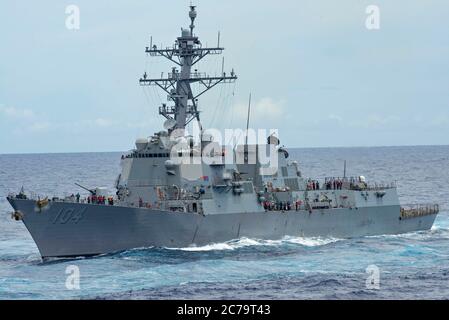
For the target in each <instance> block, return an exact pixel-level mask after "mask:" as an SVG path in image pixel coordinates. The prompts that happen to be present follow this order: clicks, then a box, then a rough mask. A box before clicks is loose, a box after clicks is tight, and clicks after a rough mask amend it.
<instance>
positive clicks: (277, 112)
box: [234, 97, 285, 119]
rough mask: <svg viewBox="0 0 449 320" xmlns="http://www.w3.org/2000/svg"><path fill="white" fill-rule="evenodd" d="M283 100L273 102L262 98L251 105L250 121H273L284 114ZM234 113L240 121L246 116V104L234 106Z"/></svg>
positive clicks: (270, 99) (267, 98)
mask: <svg viewBox="0 0 449 320" xmlns="http://www.w3.org/2000/svg"><path fill="white" fill-rule="evenodd" d="M284 106H285V100H277V101H276V100H273V99H272V98H269V97H264V98H261V99H259V100H257V101H256V102H253V103H252V104H251V115H250V116H251V119H267V118H268V119H273V118H279V117H281V116H282V115H283V114H284V112H283V111H284ZM234 110H236V113H237V114H238V116H239V117H240V118H242V119H246V117H247V116H248V104H244V103H239V104H237V105H236V106H235V109H234Z"/></svg>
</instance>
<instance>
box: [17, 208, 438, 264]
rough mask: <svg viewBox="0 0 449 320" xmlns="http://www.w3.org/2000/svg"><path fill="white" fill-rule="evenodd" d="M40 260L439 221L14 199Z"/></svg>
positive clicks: (378, 211) (393, 213)
mask: <svg viewBox="0 0 449 320" xmlns="http://www.w3.org/2000/svg"><path fill="white" fill-rule="evenodd" d="M9 201H10V203H11V205H12V206H13V207H14V209H15V210H16V211H18V212H20V213H21V218H22V220H23V222H24V224H25V226H26V227H27V229H28V231H29V232H30V234H31V236H32V237H33V239H34V241H35V242H36V244H37V247H38V249H39V251H40V254H41V256H42V257H44V258H45V257H69V256H86V255H96V254H104V253H111V252H117V251H122V250H127V249H131V248H140V247H150V246H157V247H177V248H178V247H188V246H192V245H199V246H200V245H205V244H210V243H217V242H223V241H228V240H232V239H238V238H241V237H248V238H257V239H272V240H276V239H280V238H282V237H284V236H286V235H288V236H304V237H336V238H352V237H360V236H369V235H379V234H399V233H406V232H411V231H418V230H427V229H430V228H431V227H432V225H433V222H434V220H435V217H436V214H430V215H426V216H421V217H415V218H409V219H402V220H401V219H400V218H399V217H400V207H399V206H397V205H392V206H377V207H363V208H358V209H348V208H342V209H323V210H314V211H313V212H312V213H309V212H308V211H303V210H302V211H294V210H293V211H286V212H279V211H270V212H262V213H260V212H258V213H236V214H211V215H206V216H203V215H200V214H196V213H177V212H167V211H158V210H150V209H141V208H129V207H120V206H106V205H92V204H81V203H63V202H50V204H49V205H48V206H46V207H45V208H43V209H42V210H39V209H38V208H37V207H36V202H35V201H32V200H19V199H9Z"/></svg>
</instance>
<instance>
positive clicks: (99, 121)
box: [94, 118, 114, 127]
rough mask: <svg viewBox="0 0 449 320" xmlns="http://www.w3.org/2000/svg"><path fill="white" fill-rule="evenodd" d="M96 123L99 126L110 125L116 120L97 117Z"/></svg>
mask: <svg viewBox="0 0 449 320" xmlns="http://www.w3.org/2000/svg"><path fill="white" fill-rule="evenodd" d="M94 124H95V125H97V126H99V127H110V126H112V125H113V124H114V122H113V121H112V120H110V119H104V118H98V119H95V121H94Z"/></svg>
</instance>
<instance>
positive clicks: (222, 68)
mask: <svg viewBox="0 0 449 320" xmlns="http://www.w3.org/2000/svg"><path fill="white" fill-rule="evenodd" d="M221 74H224V57H222V60H221Z"/></svg>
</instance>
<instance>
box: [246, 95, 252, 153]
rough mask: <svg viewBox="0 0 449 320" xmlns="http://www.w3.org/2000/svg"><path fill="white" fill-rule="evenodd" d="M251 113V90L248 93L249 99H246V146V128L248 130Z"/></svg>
mask: <svg viewBox="0 0 449 320" xmlns="http://www.w3.org/2000/svg"><path fill="white" fill-rule="evenodd" d="M250 114H251V92H250V93H249V101H248V116H247V117H246V137H245V146H248V130H249V116H250Z"/></svg>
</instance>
